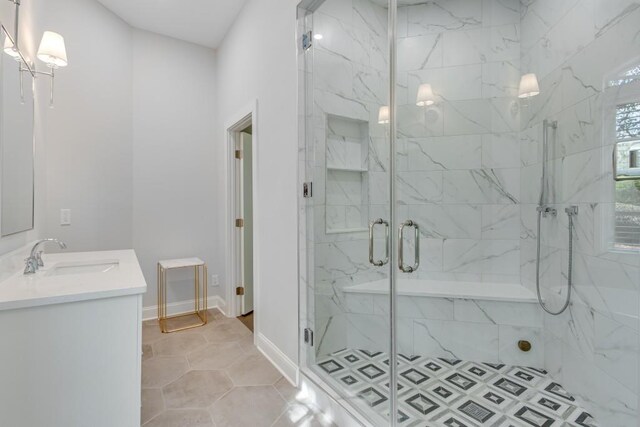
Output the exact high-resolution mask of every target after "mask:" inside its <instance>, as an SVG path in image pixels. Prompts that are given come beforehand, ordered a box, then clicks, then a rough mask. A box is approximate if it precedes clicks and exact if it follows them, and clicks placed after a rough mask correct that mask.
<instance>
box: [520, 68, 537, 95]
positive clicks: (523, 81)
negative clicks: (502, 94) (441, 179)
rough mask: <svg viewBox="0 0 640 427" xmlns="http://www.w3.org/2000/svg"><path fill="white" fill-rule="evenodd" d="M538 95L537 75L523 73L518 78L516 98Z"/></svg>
mask: <svg viewBox="0 0 640 427" xmlns="http://www.w3.org/2000/svg"><path fill="white" fill-rule="evenodd" d="M537 95H540V86H539V85H538V77H536V75H535V74H534V73H530V74H525V75H523V76H522V77H521V78H520V86H519V88H518V98H520V99H527V98H532V97H534V96H537Z"/></svg>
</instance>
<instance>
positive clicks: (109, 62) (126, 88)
mask: <svg viewBox="0 0 640 427" xmlns="http://www.w3.org/2000/svg"><path fill="white" fill-rule="evenodd" d="M40 4H41V5H42V7H43V10H44V14H45V17H46V19H45V22H44V26H45V28H47V29H51V30H53V31H56V32H59V33H61V34H62V35H64V37H65V43H66V47H67V56H68V58H69V66H67V67H66V68H63V69H60V70H58V72H57V75H56V93H55V108H53V109H50V110H48V111H47V117H46V137H47V141H46V145H45V147H44V148H45V153H46V157H47V159H48V162H47V168H46V198H47V204H46V220H45V230H46V235H47V237H58V238H61V239H62V240H64V241H65V242H66V243H67V244H68V246H69V250H71V251H82V250H106V249H122V248H130V247H131V233H132V230H131V223H132V221H131V217H132V187H131V182H132V144H131V140H132V107H131V106H132V96H131V85H132V48H131V28H130V27H129V26H128V25H127V24H126V23H124V21H122V20H121V19H120V18H118V17H117V16H115V15H114V14H112V13H111V12H109V11H108V10H107V9H105V8H104V7H103V6H102V5H100V4H99V3H98V2H96V1H88V0H57V1H55V2H49V1H46V2H44V1H42V2H40ZM38 37H39V36H38ZM40 64H41V63H40ZM40 64H38V65H40ZM40 84H41V85H44V86H45V88H47V87H48V81H46V79H44V78H43V79H42V81H41V82H40ZM43 102H46V98H44V99H43ZM61 208H70V209H71V217H72V224H71V225H70V226H60V209H61ZM51 250H53V248H51Z"/></svg>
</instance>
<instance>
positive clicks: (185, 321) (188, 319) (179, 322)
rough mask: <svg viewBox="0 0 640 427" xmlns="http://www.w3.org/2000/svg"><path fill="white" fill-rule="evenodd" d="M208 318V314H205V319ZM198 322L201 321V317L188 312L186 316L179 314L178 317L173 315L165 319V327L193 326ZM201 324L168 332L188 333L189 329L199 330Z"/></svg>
mask: <svg viewBox="0 0 640 427" xmlns="http://www.w3.org/2000/svg"><path fill="white" fill-rule="evenodd" d="M208 320H209V318H208V316H207V321H208ZM199 323H202V319H200V318H199V317H198V316H197V315H195V314H190V315H188V316H180V317H174V318H173V319H167V320H166V327H167V329H178V328H184V327H187V326H194V325H197V324H199ZM202 327H204V325H203V326H197V327H194V328H191V329H185V330H184V331H176V332H169V334H176V333H189V332H191V331H199V330H200V329H199V328H202Z"/></svg>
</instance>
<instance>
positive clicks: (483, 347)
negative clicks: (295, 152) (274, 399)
mask: <svg viewBox="0 0 640 427" xmlns="http://www.w3.org/2000/svg"><path fill="white" fill-rule="evenodd" d="M305 3H308V4H309V5H311V6H313V7H312V12H311V13H310V14H309V16H308V17H307V21H306V25H307V27H305V28H304V31H303V32H304V33H305V34H306V32H307V31H308V30H313V32H312V33H309V34H307V38H306V41H307V50H306V53H304V61H303V68H304V69H303V70H301V73H302V75H303V76H304V79H303V80H304V81H305V88H304V91H305V92H304V100H303V101H304V102H303V105H304V106H305V109H304V111H305V131H304V132H305V135H304V139H305V141H306V145H305V152H306V157H305V163H304V168H305V171H306V172H305V181H307V182H308V183H309V185H310V184H311V183H313V187H311V186H309V188H308V189H309V192H310V193H311V192H312V193H313V196H312V197H311V198H307V199H305V204H304V209H303V211H304V212H306V213H305V214H304V215H305V216H306V222H305V227H306V230H305V231H306V234H305V239H306V240H305V246H304V248H305V250H306V254H307V256H306V257H305V262H306V263H307V266H306V268H305V270H304V271H305V274H304V277H303V278H302V279H301V283H303V284H304V286H305V289H307V290H308V293H307V295H308V305H307V306H306V307H305V308H306V309H307V311H308V312H307V313H306V314H307V317H305V320H304V321H305V322H306V325H307V326H308V327H309V333H310V332H313V335H314V337H313V338H314V339H313V346H312V347H310V346H307V347H305V348H307V349H308V351H307V352H306V353H305V354H306V355H307V364H308V367H310V368H311V371H313V372H314V373H315V374H316V375H318V376H320V377H321V378H322V379H323V380H324V381H325V382H326V383H328V384H329V385H330V386H331V387H332V388H333V389H334V390H335V391H337V392H338V393H339V394H340V396H341V397H342V398H344V399H346V400H347V401H348V402H349V403H350V404H351V405H352V406H353V407H354V408H356V409H357V410H358V412H359V413H361V414H362V415H363V416H364V417H365V419H366V420H368V423H369V424H371V425H401V426H405V425H406V426H410V425H411V426H413V425H417V426H492V427H502V426H524V425H527V426H531V425H533V426H536V425H539V426H552V427H553V426H563V427H566V426H570V427H576V426H607V427H630V426H636V425H638V371H639V364H640V358H639V357H638V354H639V350H640V349H639V333H638V331H639V329H640V324H639V320H638V319H639V317H640V316H639V315H640V291H639V289H640V287H639V284H640V280H639V279H640V275H639V272H640V257H639V256H638V252H640V158H639V156H640V33H639V32H638V22H640V2H639V1H638V0H617V1H615V2H611V1H608V0H570V1H543V0H433V1H413V0H398V1H397V3H396V1H391V0H389V1H388V2H387V1H382V0H326V1H324V2H321V1H317V0H308V1H306V2H305ZM389 4H391V5H392V6H395V8H394V9H393V10H391V11H390V10H389ZM389 15H391V17H392V18H393V16H394V15H395V16H396V19H395V20H393V19H392V20H391V21H388V17H389ZM388 22H392V26H389V25H388ZM389 34H391V35H395V39H394V46H392V49H389V47H388V46H387V43H388V41H387V40H388V35H389ZM309 44H310V45H311V46H309ZM389 51H391V52H392V53H394V54H395V60H394V61H393V62H390V61H389V55H388V52H389ZM393 67H395V69H394V68H393ZM392 80H393V81H392ZM391 83H393V88H394V90H393V93H394V99H393V101H394V102H390V99H389V95H388V93H389V92H390V90H389V89H390V86H391ZM392 161H393V164H392ZM392 166H393V167H392ZM370 232H371V234H370ZM387 233H389V235H388V237H387ZM370 236H371V237H372V239H371V240H370V239H369V237H370ZM387 239H389V243H388V242H387ZM387 250H388V251H389V252H387ZM392 285H393V286H392ZM390 289H395V292H394V293H393V294H390V291H389V290H390ZM393 325H395V328H393V327H392V326H393ZM392 336H393V337H394V338H393V342H392V339H391V338H392ZM394 350H397V351H394ZM394 359H395V360H397V365H396V366H397V367H396V369H395V372H393V369H390V366H391V365H392V363H390V360H394ZM394 382H395V383H396V391H395V393H390V392H389V388H390V383H391V384H393V383H394ZM392 405H396V407H397V410H398V413H397V417H396V418H395V419H393V420H392V419H391V417H389V413H390V408H391V406H392Z"/></svg>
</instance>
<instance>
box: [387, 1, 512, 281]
mask: <svg viewBox="0 0 640 427" xmlns="http://www.w3.org/2000/svg"><path fill="white" fill-rule="evenodd" d="M398 28H399V31H398V33H399V39H398V86H399V99H398V104H399V105H398V146H399V156H398V158H399V160H398V164H397V168H398V171H399V172H398V180H397V188H398V199H399V205H400V207H399V209H398V214H399V217H400V218H411V219H414V220H415V221H417V222H418V223H419V224H420V227H421V232H422V239H421V245H422V250H421V255H422V257H423V258H424V262H423V263H422V266H421V268H420V270H419V272H418V273H417V275H418V276H419V277H421V278H429V279H442V280H453V281H473V282H504V283H514V284H517V283H520V265H519V259H520V198H521V195H520V167H521V163H520V161H521V160H520V141H519V125H520V110H519V108H520V105H519V103H518V98H517V94H518V83H519V80H520V74H521V73H520V63H519V62H520V3H519V1H518V0H502V1H495V0H483V1H448V0H436V1H428V2H420V3H419V4H415V5H411V6H405V7H401V8H400V9H399V11H398ZM425 83H428V84H430V85H431V87H432V89H433V93H434V101H435V104H433V105H431V106H429V107H419V106H416V94H417V92H418V87H419V86H420V85H421V84H425Z"/></svg>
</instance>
